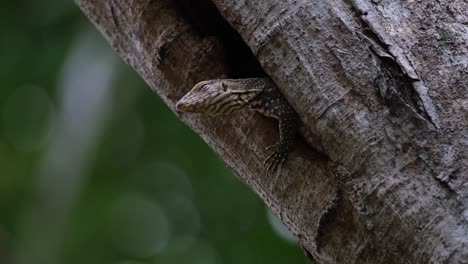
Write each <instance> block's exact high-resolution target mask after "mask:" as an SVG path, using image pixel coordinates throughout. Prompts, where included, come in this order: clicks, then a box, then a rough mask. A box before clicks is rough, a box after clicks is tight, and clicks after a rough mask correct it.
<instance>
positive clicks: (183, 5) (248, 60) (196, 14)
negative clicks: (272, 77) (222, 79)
mask: <svg viewBox="0 0 468 264" xmlns="http://www.w3.org/2000/svg"><path fill="white" fill-rule="evenodd" d="M174 2H175V4H176V6H177V9H178V11H179V12H180V14H181V16H182V17H184V18H185V19H186V20H187V21H188V23H189V24H190V25H191V26H192V28H193V29H194V31H195V32H196V33H197V34H199V35H201V36H203V37H208V36H213V37H216V38H217V39H218V40H219V41H220V42H221V43H222V45H223V47H224V51H225V60H226V65H227V66H228V76H229V78H251V77H263V76H266V73H265V72H264V71H263V69H262V67H261V65H260V63H259V62H258V61H257V58H256V57H255V56H254V54H253V53H252V51H251V50H250V48H249V46H247V45H246V44H245V43H244V41H243V40H242V38H241V36H240V35H239V33H237V32H236V31H235V30H234V29H233V28H232V27H231V26H230V25H229V23H228V22H227V21H226V20H224V18H223V17H222V16H221V14H220V13H219V12H218V10H217V9H216V7H215V5H214V4H213V3H212V2H211V1H209V0H175V1H174Z"/></svg>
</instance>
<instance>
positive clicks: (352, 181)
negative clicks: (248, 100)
mask: <svg viewBox="0 0 468 264" xmlns="http://www.w3.org/2000/svg"><path fill="white" fill-rule="evenodd" d="M76 2H77V3H78V5H79V6H80V7H81V8H82V10H83V11H84V13H85V14H86V15H87V16H88V17H89V18H90V19H91V20H92V21H93V22H94V23H95V25H96V26H97V27H98V29H99V30H100V31H101V32H102V33H103V34H104V36H105V37H106V38H107V40H108V41H109V42H110V43H111V45H112V46H113V47H114V48H115V49H116V50H117V52H118V53H119V54H120V55H121V56H122V57H123V58H124V59H125V60H126V61H127V62H128V63H129V64H130V65H132V66H133V67H134V68H135V70H137V71H138V72H139V73H140V74H141V76H142V77H143V78H144V79H145V80H146V81H147V83H148V84H149V85H150V86H151V87H152V88H153V89H154V90H155V91H156V92H157V93H158V94H159V95H160V96H161V97H162V98H163V99H164V100H165V102H166V103H167V104H168V105H169V107H171V108H172V109H174V103H175V102H176V100H177V99H178V98H180V97H181V96H182V95H183V94H184V93H186V92H187V91H188V90H189V89H190V88H191V87H192V85H193V84H195V83H196V82H198V81H201V80H205V79H211V78H219V77H224V76H226V77H234V78H236V77H255V76H258V75H263V74H265V73H264V72H266V73H267V74H268V75H269V76H270V77H272V79H273V80H274V81H275V82H276V84H277V85H278V87H279V88H280V90H281V91H282V92H283V94H284V95H285V96H286V97H287V99H288V101H289V102H290V103H291V105H292V106H293V107H294V109H295V110H296V111H297V112H298V114H299V115H300V117H301V120H302V122H303V124H304V129H303V130H304V133H305V134H306V135H307V136H306V137H305V138H306V141H305V142H302V143H301V144H300V146H298V147H297V149H296V150H295V151H294V152H293V153H292V154H291V155H290V157H289V160H288V162H287V163H286V164H285V166H284V167H283V170H282V173H281V174H280V175H278V176H276V177H268V176H266V174H265V173H264V168H263V165H262V161H263V160H264V159H265V158H266V156H267V154H268V153H266V152H265V151H264V148H265V147H266V146H268V145H270V144H271V143H272V142H274V140H275V138H276V137H277V136H278V135H277V132H276V131H277V130H276V124H275V123H274V122H273V121H272V120H269V119H267V118H264V117H262V116H260V115H255V114H252V113H251V112H249V111H240V112H238V113H236V114H234V115H232V116H222V117H209V116H203V115H193V114H187V115H181V116H180V118H181V119H182V120H183V121H184V122H186V123H187V124H188V125H189V126H191V127H192V128H193V129H194V130H195V131H196V132H197V133H199V134H200V136H201V137H202V138H203V139H204V140H205V141H206V142H207V143H208V144H209V145H210V146H211V147H212V148H213V149H214V150H215V151H216V152H217V153H218V154H219V156H220V157H221V158H222V159H223V160H224V161H225V162H226V163H227V164H228V166H229V167H231V168H232V170H233V171H234V172H235V173H236V174H237V175H238V176H239V177H240V178H241V179H242V180H243V181H244V182H245V183H246V184H248V185H249V186H250V187H251V188H252V189H253V190H254V191H255V192H256V193H258V194H259V195H260V196H261V197H262V199H263V200H264V201H265V202H266V203H267V204H268V206H269V207H271V208H272V209H273V211H274V212H275V213H276V214H277V215H278V216H279V217H280V218H281V219H282V220H283V222H284V223H285V224H286V225H287V226H288V227H289V228H290V229H291V230H292V231H293V233H294V234H296V235H297V237H298V238H299V239H300V243H301V244H302V246H303V247H304V249H305V250H306V251H307V252H308V254H309V255H310V257H311V258H313V259H315V260H317V261H318V262H319V263H468V154H467V152H468V150H467V149H468V114H467V113H468V95H467V94H468V92H467V87H468V78H467V73H468V70H467V66H468V54H467V53H468V51H467V47H468V27H467V23H468V14H467V10H468V4H467V2H466V1H464V0H451V1H448V0H439V1H435V0H424V1H403V0H396V1H395V0H379V1H377V0H373V1H371V0H348V1H338V0H331V1H318V0H314V1H305V0H303V1H301V0H284V1H267V0H243V1H228V0H213V1H212V2H213V3H211V2H209V1H189V0H177V1H175V0H132V1H127V0H109V1H100V0H76ZM213 4H214V6H215V7H216V8H214V7H213ZM218 12H219V13H218ZM219 14H221V15H222V17H224V19H226V21H228V22H229V24H230V25H231V26H232V28H234V29H235V31H237V32H238V33H239V34H240V36H241V37H242V41H241V39H240V38H238V36H237V35H236V33H235V31H231V29H230V28H228V27H227V25H226V24H223V23H225V22H223V21H222V20H221V19H220V16H219ZM244 43H246V44H247V45H248V47H249V48H250V49H251V51H252V52H253V54H254V55H255V57H253V56H252V54H251V53H250V50H249V49H247V48H246V47H245V46H244V45H245V44H244ZM233 54H235V55H234V56H233ZM255 59H257V60H258V62H260V64H261V66H262V68H263V69H262V68H261V67H260V66H259V65H258V62H257V61H256V60H255ZM263 70H264V71H263ZM306 142H307V143H306ZM314 149H316V150H319V151H320V152H321V153H322V154H323V155H321V154H317V152H316V151H314ZM239 213H240V212H239Z"/></svg>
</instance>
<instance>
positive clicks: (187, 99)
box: [176, 80, 252, 115]
mask: <svg viewBox="0 0 468 264" xmlns="http://www.w3.org/2000/svg"><path fill="white" fill-rule="evenodd" d="M249 94H252V92H251V91H250V92H249V91H247V90H245V89H241V88H240V85H239V82H233V81H229V80H209V81H203V82H199V83H197V84H196V85H195V86H194V87H193V88H192V90H190V92H188V93H187V94H186V95H184V96H183V97H182V98H181V99H180V100H179V101H178V102H177V105H176V108H177V111H180V112H194V113H207V114H211V115H218V114H227V113H231V112H232V111H234V110H237V109H240V108H242V107H243V106H244V105H246V104H248V103H249V100H250V99H251V97H252V96H249Z"/></svg>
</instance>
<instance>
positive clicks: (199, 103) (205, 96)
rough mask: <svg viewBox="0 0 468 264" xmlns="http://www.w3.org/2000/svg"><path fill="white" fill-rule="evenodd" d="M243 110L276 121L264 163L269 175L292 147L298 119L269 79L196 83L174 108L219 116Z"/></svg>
mask: <svg viewBox="0 0 468 264" xmlns="http://www.w3.org/2000/svg"><path fill="white" fill-rule="evenodd" d="M244 106H250V109H253V110H255V111H257V112H259V113H261V114H262V115H265V116H268V117H273V118H276V119H278V121H279V134H280V136H279V140H278V142H277V143H276V144H274V145H272V146H270V147H268V148H267V149H271V148H274V152H273V154H271V155H270V156H269V157H268V158H267V159H266V160H265V162H264V163H265V166H266V169H267V172H268V173H269V174H273V173H274V172H275V171H277V170H278V169H279V168H280V167H281V166H282V164H283V163H284V162H285V160H286V158H287V156H288V154H289V153H290V152H291V151H292V148H293V147H294V144H295V142H296V137H297V129H298V125H299V117H298V115H297V114H296V112H295V111H294V110H293V109H292V107H291V106H290V105H289V104H288V102H287V101H286V99H285V98H284V97H283V95H282V94H281V93H280V91H279V90H278V88H276V86H275V85H274V84H273V82H272V81H271V80H270V79H267V78H252V79H219V80H208V81H203V82H199V83H197V84H196V85H195V86H194V87H193V88H192V90H191V91H190V92H188V93H187V94H186V95H185V96H183V97H182V98H181V99H180V100H179V101H178V102H177V105H176V108H177V110H178V111H181V112H194V113H207V114H211V115H219V114H230V113H232V112H233V111H235V110H238V109H241V108H242V107H244Z"/></svg>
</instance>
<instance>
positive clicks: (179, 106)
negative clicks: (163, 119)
mask: <svg viewBox="0 0 468 264" xmlns="http://www.w3.org/2000/svg"><path fill="white" fill-rule="evenodd" d="M176 110H177V111H179V112H185V111H187V104H186V103H185V102H184V101H182V100H180V101H179V102H177V104H176Z"/></svg>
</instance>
